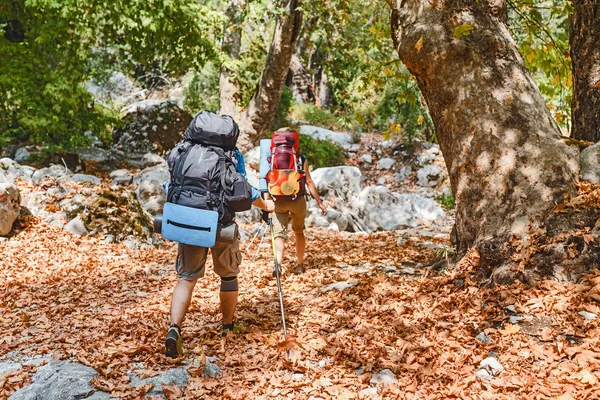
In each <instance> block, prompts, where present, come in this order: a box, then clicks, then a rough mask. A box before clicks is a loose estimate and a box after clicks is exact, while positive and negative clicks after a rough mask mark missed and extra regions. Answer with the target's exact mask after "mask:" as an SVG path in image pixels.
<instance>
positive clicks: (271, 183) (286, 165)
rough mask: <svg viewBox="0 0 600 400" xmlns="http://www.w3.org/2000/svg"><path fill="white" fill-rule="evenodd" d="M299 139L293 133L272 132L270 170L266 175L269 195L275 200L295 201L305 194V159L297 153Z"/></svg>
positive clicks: (296, 133)
mask: <svg viewBox="0 0 600 400" xmlns="http://www.w3.org/2000/svg"><path fill="white" fill-rule="evenodd" d="M299 146H300V138H299V135H298V132H295V131H289V130H288V131H277V132H273V137H272V138H271V156H270V160H269V163H270V164H271V169H270V171H269V172H268V173H267V176H266V178H267V184H268V190H269V193H270V194H271V195H272V196H273V197H274V198H275V200H277V199H280V198H287V199H296V198H298V197H300V196H303V195H304V194H305V193H306V175H305V173H304V160H305V158H304V157H303V156H302V155H300V152H299Z"/></svg>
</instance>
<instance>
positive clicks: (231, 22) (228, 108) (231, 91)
mask: <svg viewBox="0 0 600 400" xmlns="http://www.w3.org/2000/svg"><path fill="white" fill-rule="evenodd" d="M245 6H246V0H229V3H228V5H227V11H226V12H225V14H226V15H227V19H228V24H227V27H226V29H225V34H224V36H223V52H224V53H225V54H227V55H228V56H229V58H230V59H231V60H237V59H239V58H240V49H241V43H242V27H241V22H243V21H240V20H239V16H240V14H241V13H242V10H243V9H244V7H245ZM231 78H232V74H231V71H230V70H229V68H228V67H227V62H225V63H223V64H222V65H221V75H220V77H219V113H220V114H225V115H231V116H232V117H233V118H234V119H235V120H236V121H239V120H240V115H241V108H240V106H239V103H240V99H239V98H238V89H237V86H236V85H235V84H234V83H233V82H232V81H231Z"/></svg>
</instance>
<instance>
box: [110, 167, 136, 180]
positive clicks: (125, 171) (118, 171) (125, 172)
mask: <svg viewBox="0 0 600 400" xmlns="http://www.w3.org/2000/svg"><path fill="white" fill-rule="evenodd" d="M130 175H131V171H129V170H128V169H116V170H114V171H111V173H110V174H108V176H109V177H110V178H120V177H123V176H130Z"/></svg>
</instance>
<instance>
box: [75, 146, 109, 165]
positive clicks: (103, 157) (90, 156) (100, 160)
mask: <svg viewBox="0 0 600 400" xmlns="http://www.w3.org/2000/svg"><path fill="white" fill-rule="evenodd" d="M73 152H74V153H75V154H77V155H78V156H79V160H80V161H81V162H82V163H83V164H105V163H107V162H108V159H109V154H108V151H106V150H104V149H100V148H98V147H78V148H76V149H74V150H73Z"/></svg>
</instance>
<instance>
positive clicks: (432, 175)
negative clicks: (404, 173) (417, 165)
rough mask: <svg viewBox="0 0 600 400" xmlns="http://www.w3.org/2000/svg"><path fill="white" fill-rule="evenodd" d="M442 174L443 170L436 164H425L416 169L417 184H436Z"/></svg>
mask: <svg viewBox="0 0 600 400" xmlns="http://www.w3.org/2000/svg"><path fill="white" fill-rule="evenodd" d="M443 175H444V170H443V169H442V168H440V167H438V166H437V165H426V166H425V167H423V168H421V169H420V170H418V171H417V184H418V185H419V186H425V187H434V186H437V184H438V183H439V182H440V180H441V179H442V178H443Z"/></svg>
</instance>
